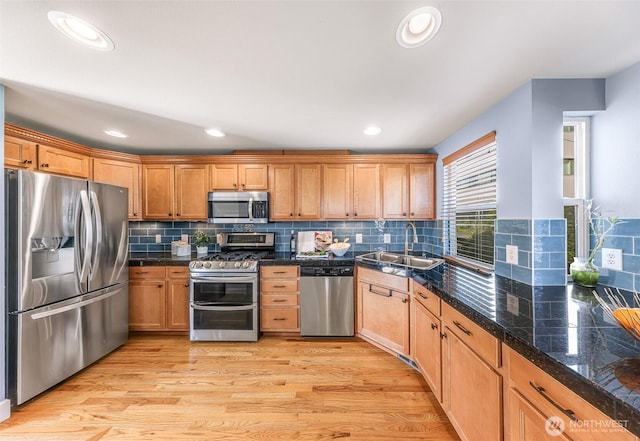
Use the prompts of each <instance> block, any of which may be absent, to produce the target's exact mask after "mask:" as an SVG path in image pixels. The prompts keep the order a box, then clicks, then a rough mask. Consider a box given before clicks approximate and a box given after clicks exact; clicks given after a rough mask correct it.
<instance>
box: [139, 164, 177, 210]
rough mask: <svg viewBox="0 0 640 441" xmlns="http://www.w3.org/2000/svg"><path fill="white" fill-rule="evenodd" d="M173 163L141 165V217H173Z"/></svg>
mask: <svg viewBox="0 0 640 441" xmlns="http://www.w3.org/2000/svg"><path fill="white" fill-rule="evenodd" d="M173 169H174V166H173V165H167V164H159V165H155V164H154V165H143V166H142V188H143V192H142V208H143V209H142V217H143V218H144V219H149V220H155V219H157V220H166V219H173V218H174V214H175V212H174V191H175V190H174V189H175V185H174V182H175V181H174V176H173Z"/></svg>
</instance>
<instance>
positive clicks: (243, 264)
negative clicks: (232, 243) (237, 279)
mask: <svg viewBox="0 0 640 441" xmlns="http://www.w3.org/2000/svg"><path fill="white" fill-rule="evenodd" d="M249 265H250V263H249V261H248V260H245V261H244V262H242V268H249Z"/></svg>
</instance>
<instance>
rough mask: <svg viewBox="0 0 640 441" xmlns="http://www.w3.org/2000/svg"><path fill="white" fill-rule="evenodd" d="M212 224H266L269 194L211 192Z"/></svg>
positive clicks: (209, 207) (210, 209)
mask: <svg viewBox="0 0 640 441" xmlns="http://www.w3.org/2000/svg"><path fill="white" fill-rule="evenodd" d="M207 211H208V218H209V222H210V223H216V224H249V223H252V224H266V223H267V222H269V193H267V192H266V191H211V192H209V194H208V197H207Z"/></svg>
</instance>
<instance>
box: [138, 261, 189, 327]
mask: <svg viewBox="0 0 640 441" xmlns="http://www.w3.org/2000/svg"><path fill="white" fill-rule="evenodd" d="M129 330H131V331H188V330H189V270H188V268H187V267H174V266H167V267H164V266H138V267H130V268H129Z"/></svg>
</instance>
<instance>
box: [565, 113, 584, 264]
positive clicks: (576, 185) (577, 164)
mask: <svg viewBox="0 0 640 441" xmlns="http://www.w3.org/2000/svg"><path fill="white" fill-rule="evenodd" d="M562 132H563V137H562V138H563V139H562V156H563V172H562V175H563V176H562V180H563V182H562V196H563V197H564V217H565V219H566V220H567V273H568V272H569V265H570V264H571V263H572V262H573V258H574V257H575V256H586V255H588V253H589V220H588V218H587V216H585V200H586V199H587V198H588V197H589V196H588V188H589V132H590V126H589V118H570V119H569V118H565V120H564V127H563V131H562Z"/></svg>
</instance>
